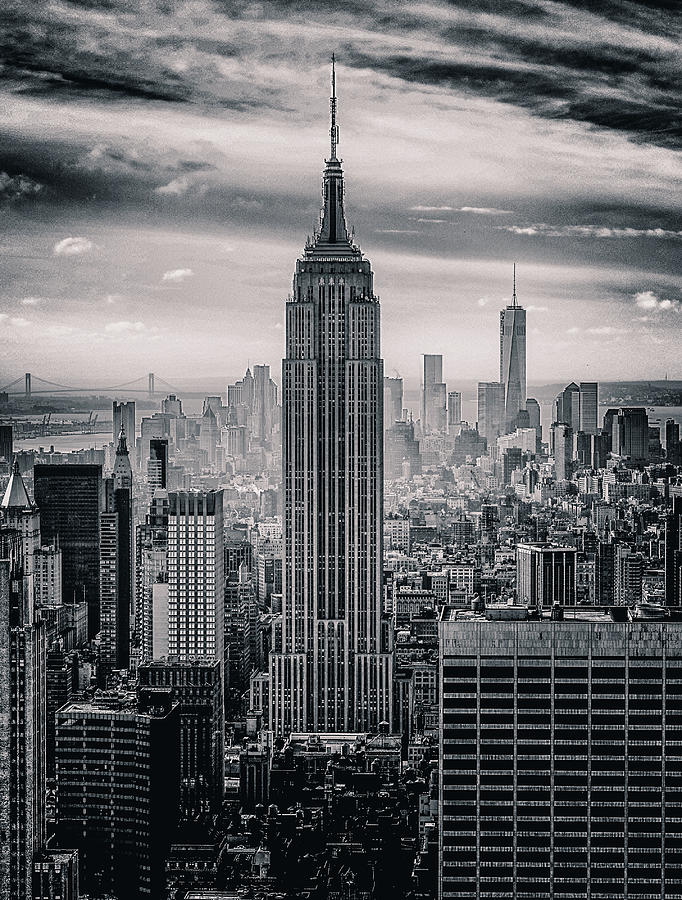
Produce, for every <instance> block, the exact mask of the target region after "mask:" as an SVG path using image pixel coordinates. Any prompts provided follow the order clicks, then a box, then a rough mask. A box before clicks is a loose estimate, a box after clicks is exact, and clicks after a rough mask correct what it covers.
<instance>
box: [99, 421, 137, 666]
mask: <svg viewBox="0 0 682 900" xmlns="http://www.w3.org/2000/svg"><path fill="white" fill-rule="evenodd" d="M104 496H105V499H104V511H103V512H102V521H101V526H100V527H101V533H100V558H101V572H100V596H101V602H100V626H101V635H102V643H101V650H100V663H101V669H102V675H104V676H106V673H107V672H109V671H110V670H111V669H127V668H128V666H129V665H130V618H131V616H132V612H133V580H134V570H133V569H134V558H135V557H134V553H133V476H132V472H131V469H130V460H129V458H128V447H127V444H126V436H125V432H124V431H123V429H121V433H120V435H119V439H118V447H117V448H116V462H115V463H114V473H113V476H112V477H111V478H107V479H106V482H105V485H104Z"/></svg>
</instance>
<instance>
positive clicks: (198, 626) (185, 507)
mask: <svg viewBox="0 0 682 900" xmlns="http://www.w3.org/2000/svg"><path fill="white" fill-rule="evenodd" d="M167 559H168V655H169V656H178V657H180V658H182V659H188V658H194V657H205V658H207V659H217V660H219V661H220V663H221V665H222V661H223V634H224V616H223V609H224V596H223V594H224V583H223V582H224V579H223V567H224V560H223V492H222V491H207V492H205V493H201V492H198V491H197V492H193V491H181V492H177V493H176V492H170V493H169V495H168V557H167Z"/></svg>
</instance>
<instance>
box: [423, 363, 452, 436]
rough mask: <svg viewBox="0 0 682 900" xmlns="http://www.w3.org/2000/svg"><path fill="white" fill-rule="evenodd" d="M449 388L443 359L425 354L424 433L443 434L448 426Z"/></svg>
mask: <svg viewBox="0 0 682 900" xmlns="http://www.w3.org/2000/svg"><path fill="white" fill-rule="evenodd" d="M446 405H447V387H446V386H445V384H444V382H443V357H442V356H440V355H439V354H430V353H425V354H424V377H423V381H422V405H421V425H422V432H423V433H424V434H427V433H428V432H431V431H434V432H443V431H445V428H446V424H447V410H446Z"/></svg>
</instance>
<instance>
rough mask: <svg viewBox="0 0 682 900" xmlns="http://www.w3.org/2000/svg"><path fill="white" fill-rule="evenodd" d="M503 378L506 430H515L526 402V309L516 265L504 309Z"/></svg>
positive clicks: (501, 371)
mask: <svg viewBox="0 0 682 900" xmlns="http://www.w3.org/2000/svg"><path fill="white" fill-rule="evenodd" d="M500 382H501V383H502V384H503V385H504V420H503V426H504V429H505V431H513V430H514V428H515V420H516V417H517V416H518V414H519V411H520V410H522V409H525V406H526V310H525V309H524V308H523V307H522V306H519V305H518V302H517V300H516V265H514V290H513V293H512V302H511V305H510V306H507V308H506V309H502V310H500Z"/></svg>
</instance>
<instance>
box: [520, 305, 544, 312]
mask: <svg viewBox="0 0 682 900" xmlns="http://www.w3.org/2000/svg"><path fill="white" fill-rule="evenodd" d="M526 310H527V311H528V312H549V306H534V305H533V304H532V303H531V304H530V306H527V307H526Z"/></svg>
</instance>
